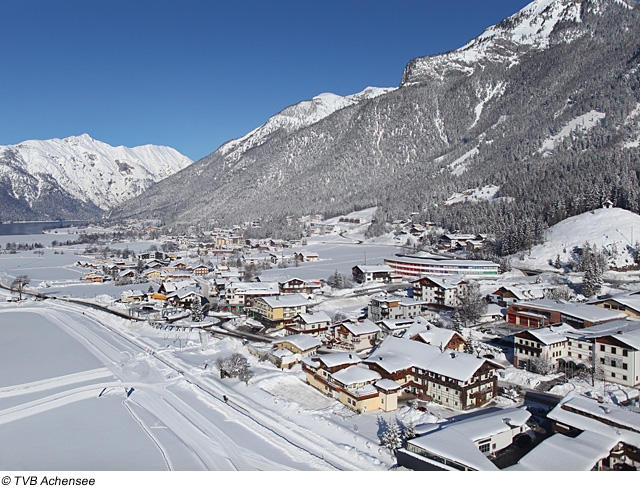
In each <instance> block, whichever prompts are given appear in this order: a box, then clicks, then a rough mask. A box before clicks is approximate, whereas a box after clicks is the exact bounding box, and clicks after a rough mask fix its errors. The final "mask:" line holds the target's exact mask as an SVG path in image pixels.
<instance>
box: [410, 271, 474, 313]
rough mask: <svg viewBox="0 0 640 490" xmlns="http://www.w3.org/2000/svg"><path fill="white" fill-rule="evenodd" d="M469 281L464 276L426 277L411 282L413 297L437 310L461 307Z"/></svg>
mask: <svg viewBox="0 0 640 490" xmlns="http://www.w3.org/2000/svg"><path fill="white" fill-rule="evenodd" d="M468 285H469V280H468V279H465V278H464V277H462V276H425V277H421V278H420V279H416V280H415V281H411V286H412V287H413V297H414V298H416V299H420V300H422V301H425V302H426V303H427V304H428V305H429V306H432V307H435V308H446V309H449V308H455V307H457V306H460V303H461V301H460V298H461V297H462V296H464V295H465V294H466V293H467V288H468Z"/></svg>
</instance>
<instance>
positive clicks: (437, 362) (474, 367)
mask: <svg viewBox="0 0 640 490" xmlns="http://www.w3.org/2000/svg"><path fill="white" fill-rule="evenodd" d="M365 362H367V363H373V364H376V365H378V366H379V367H381V368H382V369H384V370H385V371H386V372H388V373H394V372H398V371H403V370H406V369H410V368H412V367H417V368H419V369H424V370H427V371H430V372H433V373H435V374H440V375H442V376H446V377H448V378H453V379H456V380H458V381H466V380H468V379H469V378H471V377H472V376H473V375H474V373H476V372H477V371H478V369H480V368H481V367H482V366H483V365H484V364H490V365H491V366H493V367H496V368H501V366H500V365H498V364H496V363H493V362H491V361H489V360H487V359H483V358H478V357H476V356H474V355H471V354H466V353H462V352H457V351H453V350H450V349H444V350H440V348H439V347H436V346H434V345H431V344H424V343H422V342H416V341H413V340H409V339H404V338H397V337H387V338H386V339H384V341H383V342H382V343H381V344H380V345H379V346H378V347H376V348H375V349H374V350H373V351H372V352H371V354H370V355H369V356H368V357H367V358H366V359H365Z"/></svg>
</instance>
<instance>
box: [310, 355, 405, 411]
mask: <svg viewBox="0 0 640 490" xmlns="http://www.w3.org/2000/svg"><path fill="white" fill-rule="evenodd" d="M303 371H304V372H305V374H306V377H307V383H309V384H310V385H311V386H313V387H315V388H317V389H318V390H320V391H322V392H323V393H324V394H326V395H328V396H330V397H332V398H336V399H338V400H339V401H340V402H341V403H343V404H344V405H346V406H347V407H349V408H351V409H352V410H354V411H356V412H358V413H365V412H370V411H373V410H383V411H386V412H390V411H393V410H397V408H398V392H399V391H400V390H401V387H400V385H398V384H397V383H395V382H393V381H391V380H386V379H382V377H381V376H380V375H379V374H378V373H376V372H375V371H372V370H370V369H367V368H366V367H364V366H362V365H361V364H360V359H359V358H358V357H357V356H356V355H355V354H347V353H333V354H326V355H322V356H318V357H311V358H310V359H305V360H304V361H303Z"/></svg>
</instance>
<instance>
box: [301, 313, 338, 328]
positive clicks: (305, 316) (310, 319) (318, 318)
mask: <svg viewBox="0 0 640 490" xmlns="http://www.w3.org/2000/svg"><path fill="white" fill-rule="evenodd" d="M298 316H299V317H300V319H301V320H302V321H303V322H304V323H305V324H307V325H312V324H314V323H323V322H329V323H331V317H330V316H329V314H328V313H326V312H324V311H316V312H315V313H298Z"/></svg>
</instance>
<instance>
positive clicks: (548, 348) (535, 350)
mask: <svg viewBox="0 0 640 490" xmlns="http://www.w3.org/2000/svg"><path fill="white" fill-rule="evenodd" d="M575 331H576V330H575V329H574V328H573V327H570V326H569V325H564V324H556V325H549V326H548V327H541V328H533V329H529V330H524V331H522V332H518V333H515V334H513V342H514V349H513V365H514V366H515V367H517V368H518V369H525V370H527V371H531V372H537V373H542V374H547V373H551V372H555V371H557V370H558V367H559V366H560V360H561V359H563V358H566V357H567V356H568V353H569V350H568V348H569V343H568V339H567V333H570V332H575Z"/></svg>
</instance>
